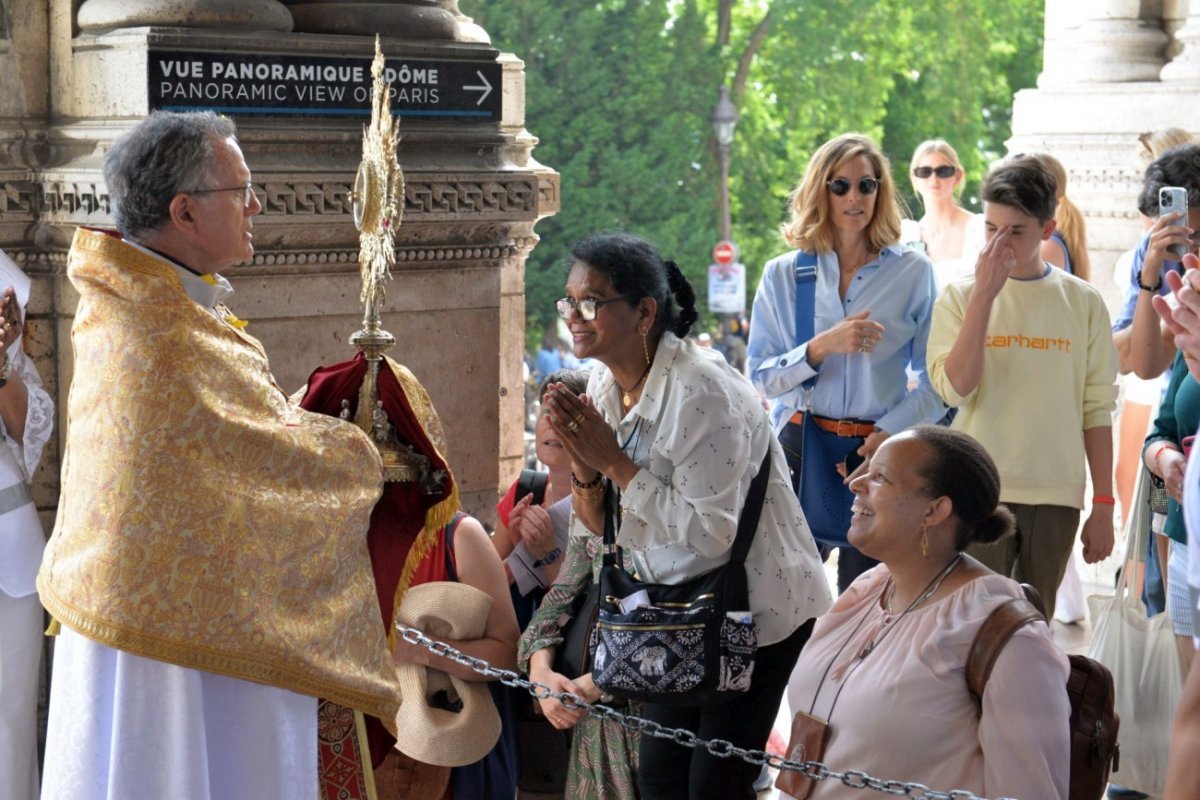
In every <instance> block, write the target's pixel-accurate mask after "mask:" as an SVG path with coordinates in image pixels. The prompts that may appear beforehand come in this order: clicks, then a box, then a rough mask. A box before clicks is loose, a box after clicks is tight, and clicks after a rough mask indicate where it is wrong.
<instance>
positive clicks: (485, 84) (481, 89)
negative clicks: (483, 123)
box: [463, 70, 492, 106]
mask: <svg viewBox="0 0 1200 800" xmlns="http://www.w3.org/2000/svg"><path fill="white" fill-rule="evenodd" d="M475 74H476V75H478V76H479V80H481V81H483V86H464V87H463V90H464V91H474V92H483V94H481V95H479V100H477V101H476V102H475V105H477V106H481V105H483V101H484V100H486V99H487V96H488V95H489V94H491V93H492V85H491V84H490V83H488V79H487V78H485V77H483V72H481V71H480V70H475Z"/></svg>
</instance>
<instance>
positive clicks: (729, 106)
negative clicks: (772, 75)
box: [712, 86, 738, 242]
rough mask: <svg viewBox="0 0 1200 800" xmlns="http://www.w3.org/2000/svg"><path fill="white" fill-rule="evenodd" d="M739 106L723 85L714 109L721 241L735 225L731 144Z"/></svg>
mask: <svg viewBox="0 0 1200 800" xmlns="http://www.w3.org/2000/svg"><path fill="white" fill-rule="evenodd" d="M737 121H738V111H737V106H735V105H734V104H733V101H732V100H730V99H729V87H728V86H722V87H721V96H720V98H719V99H718V100H717V107H716V108H714V109H713V113H712V126H713V135H714V136H716V138H717V157H718V159H719V160H720V162H721V241H725V242H727V241H729V237H730V231H731V229H732V227H733V225H732V222H731V220H730V218H729V146H730V145H731V144H733V129H734V127H735V126H736V125H737Z"/></svg>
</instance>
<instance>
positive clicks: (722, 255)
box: [712, 241, 738, 265]
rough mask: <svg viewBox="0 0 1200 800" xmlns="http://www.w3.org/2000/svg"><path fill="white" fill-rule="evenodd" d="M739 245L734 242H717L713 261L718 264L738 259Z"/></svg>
mask: <svg viewBox="0 0 1200 800" xmlns="http://www.w3.org/2000/svg"><path fill="white" fill-rule="evenodd" d="M737 256H738V252H737V246H736V245H735V244H734V243H733V242H729V241H725V242H717V246H716V247H714V248H713V251H712V257H713V261H714V262H716V263H717V264H721V265H726V264H732V263H734V262H735V261H737Z"/></svg>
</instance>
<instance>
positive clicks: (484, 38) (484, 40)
mask: <svg viewBox="0 0 1200 800" xmlns="http://www.w3.org/2000/svg"><path fill="white" fill-rule="evenodd" d="M439 2H440V3H441V5H442V8H444V9H446V10H447V11H449V12H450V13H451V14H453V15H454V19H455V20H456V21H457V22H458V30H457V33H456V34H455V37H454V38H455V39H457V40H458V41H460V42H479V43H480V44H491V43H492V37H491V36H489V35H488V32H487V31H485V30H484V29H483V28H481V27H479V26H478V25H476V24H475V20H473V19H471V18H470V17H468V16H467V15H466V14H464V13H462V11H461V10H460V9H459V7H458V0H439Z"/></svg>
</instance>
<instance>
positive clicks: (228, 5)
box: [78, 0, 292, 33]
mask: <svg viewBox="0 0 1200 800" xmlns="http://www.w3.org/2000/svg"><path fill="white" fill-rule="evenodd" d="M78 23H79V28H80V29H81V30H84V31H87V32H89V33H94V32H98V31H106V30H113V29H115V28H138V27H143V26H154V27H160V28H224V29H227V30H252V31H280V32H283V33H286V32H287V31H290V30H291V29H292V17H291V15H290V14H289V13H288V10H287V9H286V8H284V7H283V5H281V4H280V3H279V2H277V0H85V2H84V4H83V5H82V6H80V7H79V16H78Z"/></svg>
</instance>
